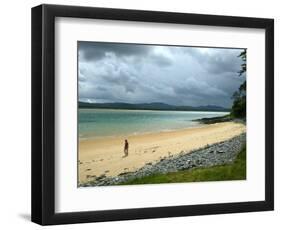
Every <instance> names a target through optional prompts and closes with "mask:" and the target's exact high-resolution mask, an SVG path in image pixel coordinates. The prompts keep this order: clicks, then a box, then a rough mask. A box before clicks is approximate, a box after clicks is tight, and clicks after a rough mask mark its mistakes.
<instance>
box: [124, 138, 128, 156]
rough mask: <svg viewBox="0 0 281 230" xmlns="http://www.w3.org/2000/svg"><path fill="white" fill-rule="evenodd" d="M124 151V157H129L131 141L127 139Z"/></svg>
mask: <svg viewBox="0 0 281 230" xmlns="http://www.w3.org/2000/svg"><path fill="white" fill-rule="evenodd" d="M124 153H125V156H124V157H127V156H128V155H129V143H128V141H127V140H125V145H124Z"/></svg>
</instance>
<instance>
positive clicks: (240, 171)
mask: <svg viewBox="0 0 281 230" xmlns="http://www.w3.org/2000/svg"><path fill="white" fill-rule="evenodd" d="M245 179H246V145H245V146H244V147H243V149H242V150H241V151H240V152H239V154H238V155H237V158H236V160H235V161H234V162H233V163H232V164H227V165H221V166H213V167H208V168H197V169H191V170H183V171H178V172H171V173H166V174H154V175H150V176H147V177H143V178H136V179H133V180H129V181H126V182H124V183H122V184H123V185H132V184H160V183H179V182H199V181H224V180H245Z"/></svg>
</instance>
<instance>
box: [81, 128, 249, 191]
mask: <svg viewBox="0 0 281 230" xmlns="http://www.w3.org/2000/svg"><path fill="white" fill-rule="evenodd" d="M245 144H246V133H242V134H240V135H238V136H236V137H233V138H231V139H229V140H227V141H223V142H219V143H216V144H213V145H210V146H209V145H207V146H204V147H203V148H201V149H197V150H193V151H191V152H187V153H184V152H182V153H181V154H179V155H177V156H169V157H164V158H162V159H161V160H159V161H158V162H156V163H154V164H153V163H147V164H145V165H144V166H143V167H142V168H140V169H138V170H137V171H135V172H125V173H122V174H119V175H118V176H115V177H106V176H100V177H96V178H95V179H94V180H92V181H89V182H87V183H84V184H80V185H79V187H91V186H105V185H122V184H130V181H134V180H136V179H142V178H145V177H148V176H153V175H159V174H166V173H174V172H179V171H183V170H193V169H197V168H210V167H213V166H221V165H229V164H232V163H234V162H235V160H236V158H237V155H238V153H239V152H240V151H241V150H242V149H243V147H244V146H245ZM245 179H246V178H245ZM182 182H184V181H182Z"/></svg>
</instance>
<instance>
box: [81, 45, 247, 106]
mask: <svg viewBox="0 0 281 230" xmlns="http://www.w3.org/2000/svg"><path fill="white" fill-rule="evenodd" d="M241 51H242V49H222V48H198V47H180V46H155V45H136V44H121V43H103V42H81V41H80V42H78V62H79V63H78V80H79V101H86V102H96V103H103V102H127V103H150V102H163V103H167V104H172V105H191V106H200V105H217V106H223V107H231V105H232V100H231V96H232V94H233V93H234V91H235V90H237V89H238V87H239V86H240V85H241V83H242V82H243V81H244V80H245V76H238V73H237V72H238V71H239V70H240V65H241V63H242V62H241V59H240V58H238V57H237V56H238V55H239V54H240V53H241Z"/></svg>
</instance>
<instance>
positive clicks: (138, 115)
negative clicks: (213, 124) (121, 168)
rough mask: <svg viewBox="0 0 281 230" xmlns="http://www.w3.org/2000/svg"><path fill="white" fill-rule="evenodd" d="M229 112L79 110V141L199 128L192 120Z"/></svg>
mask: <svg viewBox="0 0 281 230" xmlns="http://www.w3.org/2000/svg"><path fill="white" fill-rule="evenodd" d="M226 114H228V113H227V112H198V111H194V112H192V111H152V110H114V109H79V114H78V120H79V138H80V139H88V138H91V139H94V138H99V137H110V136H126V135H134V134H139V133H152V132H159V131H169V130H176V129H183V128H188V127H194V126H198V125H200V124H199V123H198V122H194V121H192V120H194V119H199V118H205V117H217V116H223V115H226Z"/></svg>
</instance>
